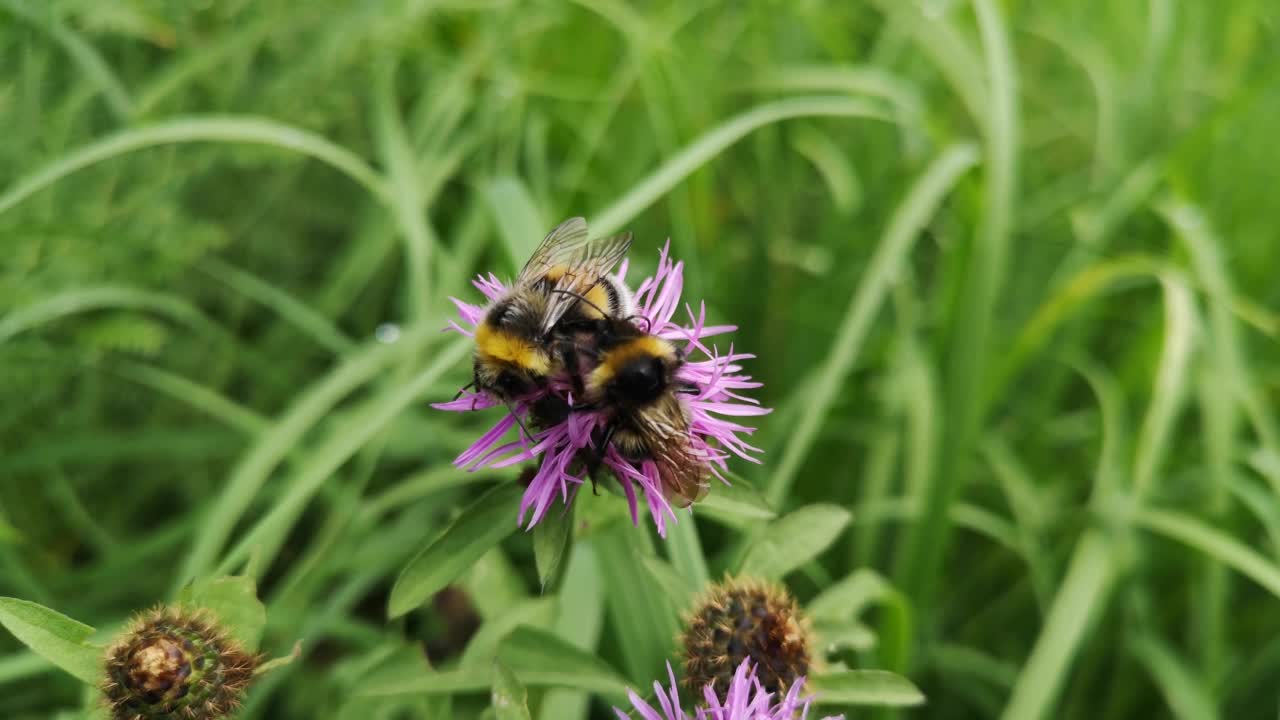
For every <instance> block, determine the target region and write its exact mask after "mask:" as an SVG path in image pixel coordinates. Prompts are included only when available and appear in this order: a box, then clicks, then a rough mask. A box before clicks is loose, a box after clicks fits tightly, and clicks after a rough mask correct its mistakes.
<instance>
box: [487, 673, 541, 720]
mask: <svg viewBox="0 0 1280 720" xmlns="http://www.w3.org/2000/svg"><path fill="white" fill-rule="evenodd" d="M492 698H493V709H494V712H495V714H496V715H497V719H498V720H531V718H530V717H529V694H528V692H526V691H525V689H524V686H523V685H521V684H520V680H519V679H518V678H516V676H515V674H514V673H512V672H511V669H510V668H508V667H507V666H506V665H503V664H502V663H500V662H494V663H493V696H492Z"/></svg>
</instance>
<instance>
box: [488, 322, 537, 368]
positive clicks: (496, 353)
mask: <svg viewBox="0 0 1280 720" xmlns="http://www.w3.org/2000/svg"><path fill="white" fill-rule="evenodd" d="M476 353H477V354H478V356H479V357H480V359H481V360H483V361H488V362H500V363H505V364H507V365H511V366H513V367H518V368H521V369H522V370H525V371H526V372H529V373H531V374H533V375H536V376H541V375H546V374H547V373H549V372H551V355H550V353H549V352H547V351H546V350H545V349H543V348H541V347H539V346H538V345H537V344H536V343H534V342H531V341H529V340H527V339H525V338H522V337H520V336H519V335H516V334H515V333H511V332H508V331H506V330H503V329H501V328H497V327H494V326H492V325H490V324H488V323H481V324H480V325H479V326H478V327H477V328H476Z"/></svg>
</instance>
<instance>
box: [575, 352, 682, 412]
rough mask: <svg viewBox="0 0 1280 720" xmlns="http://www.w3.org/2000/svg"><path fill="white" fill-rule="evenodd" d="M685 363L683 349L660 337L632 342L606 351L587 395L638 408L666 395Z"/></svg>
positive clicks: (593, 376)
mask: <svg viewBox="0 0 1280 720" xmlns="http://www.w3.org/2000/svg"><path fill="white" fill-rule="evenodd" d="M682 363H683V360H682V358H681V354H680V351H679V349H677V348H676V346H675V345H673V344H672V343H671V342H669V341H667V340H664V339H662V338H660V337H657V336H656V335H639V336H636V337H633V338H629V339H627V340H625V341H623V342H621V343H619V344H618V345H616V346H614V347H612V348H610V349H608V350H606V351H604V352H603V353H602V355H601V358H600V364H599V365H597V366H596V367H595V369H593V370H592V371H591V373H590V374H589V375H588V376H587V382H586V385H587V394H588V396H591V397H596V398H605V399H607V400H608V401H609V402H613V403H618V404H620V405H623V406H630V407H636V406H640V405H646V404H648V403H650V402H653V400H655V399H656V398H657V397H658V396H659V395H661V394H662V393H664V392H666V391H667V390H668V389H669V388H670V387H671V385H672V383H673V382H674V380H675V374H676V371H678V370H679V369H680V365H681V364H682Z"/></svg>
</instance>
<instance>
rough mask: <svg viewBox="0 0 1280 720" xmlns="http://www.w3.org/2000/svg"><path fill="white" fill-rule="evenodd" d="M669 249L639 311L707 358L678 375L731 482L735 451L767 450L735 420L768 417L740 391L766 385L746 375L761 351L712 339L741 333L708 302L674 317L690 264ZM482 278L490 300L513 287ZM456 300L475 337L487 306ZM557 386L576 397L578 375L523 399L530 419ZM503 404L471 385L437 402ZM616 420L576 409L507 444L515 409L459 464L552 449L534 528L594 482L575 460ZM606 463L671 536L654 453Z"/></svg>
mask: <svg viewBox="0 0 1280 720" xmlns="http://www.w3.org/2000/svg"><path fill="white" fill-rule="evenodd" d="M669 247H670V243H668V244H667V246H664V247H663V248H662V251H661V254H660V255H659V258H658V270H657V272H656V273H655V274H654V275H653V276H652V277H649V278H646V279H645V280H644V281H643V282H641V283H640V285H639V287H638V288H636V292H635V305H636V316H635V317H636V318H643V319H644V320H643V323H642V325H643V327H644V328H646V329H647V331H648V332H650V333H652V334H654V335H657V336H659V337H661V338H664V339H667V340H670V341H673V342H681V341H683V342H684V343H686V345H685V348H684V349H685V355H686V357H692V356H693V355H695V354H696V355H698V357H699V359H690V360H686V361H685V362H684V364H683V365H682V366H681V368H680V370H679V372H678V373H677V377H678V378H679V379H680V380H683V381H686V382H688V383H690V384H692V385H693V386H695V387H696V388H697V389H698V392H697V393H696V394H692V395H687V396H684V397H683V398H682V402H684V403H685V406H686V408H687V409H688V411H689V434H690V437H689V442H690V446H691V447H692V449H693V451H694V452H695V453H696V454H698V455H699V456H700V457H702V458H703V459H704V460H705V462H706V465H707V470H708V472H709V473H710V474H711V475H714V476H715V477H716V478H718V479H719V480H720V481H721V482H723V483H725V484H726V485H727V484H729V481H728V480H727V479H726V478H725V477H724V475H723V474H722V471H725V470H727V467H728V465H727V461H728V459H729V457H730V456H731V455H736V456H738V457H740V458H742V459H744V460H747V461H749V462H754V463H758V462H759V460H757V459H756V458H755V456H754V454H755V453H759V452H760V449H759V448H756V447H753V446H752V445H750V444H748V443H747V442H746V440H744V436H747V435H750V434H751V433H752V432H754V431H755V428H753V427H749V426H746V425H742V424H741V423H738V422H735V421H734V420H732V419H730V418H737V417H748V416H752V415H764V414H766V413H768V412H770V410H769V409H768V408H762V407H760V406H759V403H758V402H757V401H755V400H753V399H751V398H748V397H745V396H743V395H741V394H740V391H743V390H750V389H753V388H758V387H760V383H758V382H755V381H753V380H752V379H751V377H750V376H747V375H742V374H741V371H742V366H741V365H740V364H739V363H740V362H741V361H743V360H747V359H750V358H753V357H755V356H754V355H747V354H743V353H735V352H734V350H733V348H732V346H730V348H729V352H728V353H727V354H721V353H720V352H719V351H718V350H717V349H716V347H715V346H714V345H709V344H707V343H705V342H704V340H705V339H706V338H709V337H713V336H715V335H722V334H724V333H728V332H732V331H734V330H736V329H737V327H736V326H733V325H707V324H706V305H705V304H702V305H700V306H699V310H698V313H697V314H696V315H695V314H694V312H693V309H692V307H690V306H689V305H688V304H685V305H684V309H685V312H686V314H687V316H688V319H687V321H686V322H685V323H684V324H681V323H677V322H675V321H674V318H675V315H676V313H677V311H678V310H679V309H680V306H681V300H680V297H681V291H682V290H683V288H684V263H683V262H672V261H671V259H670V257H669V255H668V249H669ZM626 271H627V263H626V262H625V261H624V262H623V263H622V265H621V266H620V267H619V269H618V277H619V278H620V279H621V278H623V277H625V276H626ZM473 284H474V285H475V286H476V288H477V289H479V290H480V292H481V293H483V294H484V296H485V298H486V299H487V300H488V301H489V302H492V301H493V300H494V299H496V298H498V297H500V296H502V295H503V294H504V293H505V292H506V287H505V286H504V285H503V284H502V282H501V281H500V280H498V278H497V277H495V276H494V275H493V274H492V273H490V274H489V275H488V276H479V277H478V278H477V279H476V280H475V281H473ZM450 299H451V300H453V303H454V305H456V306H457V308H458V315H459V316H460V318H461V320H462V323H464V324H465V326H464V325H463V324H459V323H457V322H454V321H450V322H449V329H451V330H454V331H457V332H460V333H462V334H464V335H468V336H472V335H474V331H473V328H475V327H476V326H477V325H478V324H479V323H480V321H481V320H482V319H483V317H484V313H485V308H484V307H481V306H477V305H472V304H470V303H466V302H463V301H462V300H459V299H457V298H450ZM548 393H550V394H554V395H557V396H559V397H561V398H563V399H565V400H566V401H568V402H569V403H570V404H572V402H573V398H572V397H571V394H572V393H571V390H570V383H569V379H568V377H566V376H564V375H563V374H561V375H560V376H558V377H552V378H551V379H550V381H549V382H548V385H547V387H546V388H545V389H541V390H538V391H536V392H534V393H533V394H531V395H529V396H527V397H523V398H521V399H520V400H519V401H517V402H516V403H515V405H514V407H513V408H512V412H513V413H514V414H515V415H517V416H520V417H521V418H522V419H523V418H524V417H525V416H527V415H528V412H529V408H530V407H531V406H532V404H533V403H534V402H536V401H537V400H538V399H539V398H541V397H543V396H545V395H546V394H548ZM499 404H500V403H498V402H497V401H496V400H494V399H493V398H491V397H489V396H488V395H486V394H484V393H465V394H464V395H463V396H461V397H459V398H458V399H456V400H454V401H452V402H447V403H438V404H435V405H432V407H434V408H437V409H440V410H451V411H458V412H465V411H471V410H481V409H485V408H491V407H494V406H495V405H499ZM608 422H609V413H608V411H582V412H574V413H571V414H570V415H569V417H568V419H566V420H565V421H563V422H561V423H558V424H556V425H553V426H551V427H548V428H544V429H542V430H539V431H538V432H537V433H535V434H534V437H533V442H532V443H530V442H529V440H528V439H527V438H525V437H523V435H522V436H521V437H520V438H518V439H517V440H514V441H509V442H505V443H504V442H501V441H502V438H503V437H504V436H505V435H506V434H507V433H508V431H510V430H511V428H512V427H514V426H515V425H516V417H515V416H513V415H512V414H511V413H508V414H507V415H505V416H504V417H503V418H502V419H501V420H499V421H498V423H497V424H495V425H494V426H493V427H492V428H491V429H490V430H489V431H488V432H486V433H485V434H484V435H483V436H481V437H480V439H479V440H477V441H476V442H475V443H473V444H472V445H471V447H469V448H467V449H466V450H465V451H463V452H462V454H460V455H458V457H457V458H455V459H454V461H453V462H454V465H457V466H458V467H465V468H467V469H468V470H471V471H475V470H479V469H482V468H502V467H508V466H510V465H515V464H518V463H522V462H525V461H528V460H533V459H534V458H537V457H538V456H542V462H541V465H540V466H539V468H538V472H537V474H535V475H534V476H533V479H532V480H531V481H530V483H529V487H528V489H526V490H525V494H524V498H523V499H522V500H521V502H520V516H519V520H518V521H519V523H520V524H521V525H522V526H525V527H526V529H529V528H532V527H533V526H534V525H536V524H537V523H538V522H540V521H541V520H542V518H543V517H545V516H546V514H547V511H548V510H549V508H550V506H551V503H552V501H553V500H554V499H555V498H556V497H557V496H558V497H559V498H560V500H561V501H562V502H563V503H565V504H566V505H568V504H569V503H570V502H572V501H573V497H574V496H575V495H576V493H577V491H578V488H579V487H581V485H582V483H583V481H584V478H582V477H579V476H577V475H574V474H573V473H572V472H570V466H571V465H572V462H573V459H574V458H575V457H576V456H577V453H578V451H580V450H582V449H583V448H589V447H591V446H592V441H593V435H594V434H595V432H596V431H597V430H600V429H602V428H604V427H605V426H606V425H607V424H608ZM601 463H602V465H604V466H606V467H608V468H609V469H610V470H612V471H613V473H614V475H615V476H616V477H617V479H618V481H619V484H620V485H621V486H622V489H623V492H624V493H625V494H626V497H627V504H628V505H629V507H630V509H631V521H632V523H633V524H639V511H638V506H639V499H638V497H637V495H636V491H635V486H637V485H638V486H639V487H640V489H641V492H643V494H644V500H645V504H646V506H647V507H648V510H649V514H650V515H651V516H652V517H653V519H654V523H655V524H656V525H657V529H658V534H659V535H662V536H664V537H665V536H666V520H667V518H670V519H671V520H672V521H675V520H676V515H675V510H674V509H673V508H672V507H671V504H670V503H669V502H668V501H667V499H666V497H665V496H664V494H663V491H662V483H661V481H660V479H659V476H658V469H657V466H656V465H655V464H654V463H653V462H652V461H651V460H645V461H642V462H635V461H632V460H629V459H627V458H624V457H623V456H622V455H620V454H619V453H618V451H617V450H616V449H615V448H613V447H612V445H611V446H610V447H608V448H606V450H605V454H604V457H603V458H602V459H601ZM526 518H528V522H527V524H526Z"/></svg>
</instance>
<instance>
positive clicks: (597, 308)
mask: <svg viewBox="0 0 1280 720" xmlns="http://www.w3.org/2000/svg"><path fill="white" fill-rule="evenodd" d="M551 292H553V293H559V294H561V295H568V296H570V297H575V298H578V301H579V302H584V303H586V304H588V305H590V306H591V307H593V308H595V309H596V312H598V313H600V314H601V315H602V316H604V317H609V313H607V312H605V311H604V310H601V309H600V306H599V305H597V304H595V303H593V302H591V301H590V300H588V299H586V298H585V297H583V296H581V295H579V294H578V293H576V292H574V291H572V290H559V289H554V288H553V289H552V290H551Z"/></svg>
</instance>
